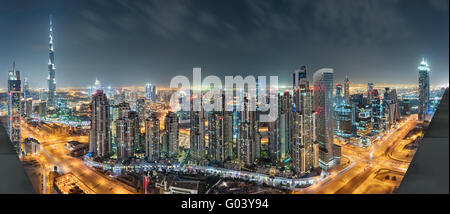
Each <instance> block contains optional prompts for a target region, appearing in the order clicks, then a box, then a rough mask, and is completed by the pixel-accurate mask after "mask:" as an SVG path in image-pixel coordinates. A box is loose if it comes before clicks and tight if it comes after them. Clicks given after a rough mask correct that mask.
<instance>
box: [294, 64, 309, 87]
mask: <svg viewBox="0 0 450 214" xmlns="http://www.w3.org/2000/svg"><path fill="white" fill-rule="evenodd" d="M304 78H306V66H304V65H303V66H301V67H300V68H298V69H296V70H295V71H294V74H293V79H292V80H293V82H292V88H293V89H294V88H297V87H299V86H300V82H301V80H302V79H304Z"/></svg>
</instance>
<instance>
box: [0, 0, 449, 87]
mask: <svg viewBox="0 0 450 214" xmlns="http://www.w3.org/2000/svg"><path fill="white" fill-rule="evenodd" d="M322 3H325V4H324V5H325V6H327V7H321V9H320V10H323V11H317V10H319V9H318V8H317V7H316V6H315V3H309V4H307V3H301V2H299V3H294V2H289V1H285V2H283V3H282V4H280V5H279V6H278V7H275V8H272V7H270V6H271V5H273V4H274V3H273V2H271V1H264V2H262V3H255V4H249V2H242V3H241V2H239V3H237V2H230V3H220V4H224V5H223V6H228V7H236V8H239V10H237V16H238V17H240V18H242V20H245V21H243V22H242V23H241V25H242V26H240V25H239V24H240V23H237V22H236V20H233V19H232V18H231V17H229V15H227V14H223V13H217V11H216V10H217V9H216V8H215V7H213V5H210V4H208V3H205V2H201V1H200V2H198V1H197V2H187V3H183V4H182V3H180V2H170V3H169V4H164V5H162V4H159V3H157V2H148V3H143V2H133V3H130V2H127V3H125V2H116V1H108V2H104V1H95V2H89V3H87V2H79V1H77V2H76V3H75V2H68V4H65V5H61V4H60V3H58V2H53V1H44V2H39V3H31V4H29V5H28V7H25V8H22V9H21V10H20V11H17V10H15V8H17V7H18V3H17V2H8V3H6V8H7V9H9V10H7V11H6V13H4V14H2V15H0V16H10V17H14V16H15V14H16V13H19V12H24V10H25V11H29V16H27V17H26V18H18V17H17V19H15V20H17V21H16V23H12V22H9V21H6V22H5V24H6V26H7V27H8V29H10V30H12V31H14V32H17V33H18V34H19V36H17V37H14V38H10V37H7V38H8V39H10V40H11V41H8V42H7V43H5V42H1V43H4V47H6V48H5V49H4V50H9V51H6V52H5V51H0V56H2V57H0V59H1V60H0V68H4V69H3V70H10V68H11V63H12V61H14V60H15V61H16V66H17V68H18V69H19V70H21V72H22V76H23V77H27V78H28V81H29V85H30V87H31V88H47V87H48V86H46V84H45V83H44V81H43V80H46V79H47V78H46V76H47V73H48V71H46V70H48V69H45V67H44V66H47V62H48V46H47V47H46V48H45V49H47V50H44V45H45V41H46V40H47V41H48V39H46V40H43V39H42V38H44V37H46V36H48V17H49V16H50V14H52V15H53V16H54V18H53V19H54V34H55V48H56V49H57V51H58V55H57V56H56V57H55V58H56V59H55V61H56V62H55V64H56V65H57V67H58V68H57V70H58V75H57V76H56V80H57V82H58V87H71V86H74V87H86V86H88V85H90V84H91V82H93V80H94V79H93V78H92V80H91V81H89V82H87V81H86V80H85V78H81V79H80V78H79V77H80V76H83V75H94V76H96V77H98V78H99V79H101V80H102V82H104V83H106V85H113V86H119V85H120V86H123V85H137V84H138V85H139V84H142V85H144V84H145V83H147V82H150V83H162V85H168V83H169V82H170V78H172V77H173V76H176V75H186V74H187V76H190V74H191V71H192V67H202V69H203V70H204V73H205V76H206V75H210V74H212V75H214V74H215V75H217V74H221V75H242V76H247V75H255V76H257V75H266V76H270V75H273V74H275V73H276V74H280V83H281V84H284V85H289V83H290V79H289V74H290V73H291V72H292V70H294V69H295V68H297V67H298V66H300V65H302V64H305V65H307V66H308V67H309V69H310V70H311V71H315V70H318V69H320V68H323V67H331V68H333V69H334V70H335V73H336V76H335V80H336V82H343V80H344V78H345V75H349V76H350V80H351V81H352V83H366V82H367V81H366V79H370V80H371V81H372V82H375V83H391V84H392V83H404V84H414V83H416V82H417V76H416V73H415V72H416V66H415V64H417V62H418V61H419V60H421V59H422V58H423V57H425V58H426V59H427V61H428V63H429V64H430V65H432V67H431V68H432V73H431V75H430V83H431V85H432V86H433V85H446V84H448V78H445V77H446V76H447V77H448V60H447V59H448V45H445V44H448V39H446V38H448V2H446V1H444V2H443V7H441V8H443V9H439V7H436V5H438V6H439V4H438V3H439V1H430V2H421V1H418V2H414V3H413V4H410V5H409V7H407V8H406V9H404V10H401V11H400V10H399V9H398V7H400V6H402V4H404V2H402V1H399V2H397V3H392V2H389V3H386V5H383V8H380V5H379V4H380V3H378V2H363V3H358V4H356V5H357V8H354V9H361V10H362V9H370V11H372V12H374V13H375V12H377V11H378V12H379V10H381V9H383V10H384V11H385V12H384V13H387V15H391V16H395V17H397V18H398V22H402V23H400V24H399V23H397V25H398V26H395V23H396V22H394V24H393V23H389V24H383V22H381V20H378V19H377V18H368V20H365V19H364V21H366V22H367V24H368V26H367V29H366V28H364V29H359V30H358V26H359V25H358V24H356V25H352V22H354V21H355V20H356V19H358V18H361V17H364V16H362V15H361V14H359V12H356V13H355V14H354V16H355V17H347V18H348V20H347V19H344V18H339V19H338V20H336V22H337V24H339V25H337V26H338V27H339V26H340V27H342V28H343V29H345V28H348V29H347V30H341V29H339V28H337V29H333V31H332V32H328V33H326V31H330V29H328V30H326V29H327V28H326V26H329V24H330V22H331V20H329V19H330V18H331V17H332V16H333V14H328V13H327V12H330V11H327V9H326V8H328V7H331V6H336V10H337V11H336V13H338V12H345V11H346V10H348V9H353V8H351V7H356V6H348V5H347V6H345V3H342V4H337V5H333V3H331V2H326V1H325V2H322ZM445 4H447V5H445ZM138 5H141V6H143V8H147V9H148V11H147V13H146V12H145V11H139V8H137V6H138ZM168 5H171V6H174V7H169V6H168ZM31 6H35V8H34V9H33V10H31ZM288 6H292V8H291V9H293V10H294V9H298V10H306V11H309V12H310V13H314V12H316V13H319V12H321V13H319V14H322V15H323V17H321V16H320V17H321V18H322V19H320V18H318V17H317V16H311V17H310V18H308V17H297V16H295V15H294V14H296V13H294V12H292V11H290V10H287V8H288ZM441 6H442V5H441ZM445 6H446V7H445ZM228 7H226V8H228ZM96 8H97V9H100V8H109V9H113V10H116V11H117V14H120V16H119V17H114V16H113V14H111V13H110V12H105V11H108V10H101V11H102V12H98V13H95V12H93V11H94V9H96ZM152 8H158V9H161V11H164V10H166V9H167V10H168V9H170V8H176V9H178V10H180V11H184V12H183V13H181V14H184V13H186V14H187V15H186V17H185V19H186V20H181V19H180V17H178V16H180V15H178V14H177V15H176V16H175V17H174V20H172V22H171V21H170V20H169V21H167V22H157V21H158V20H154V18H155V17H152V16H151V13H149V12H150V11H151V9H152ZM419 9H420V10H421V13H425V14H428V15H429V16H428V17H429V18H428V19H426V20H419V21H417V20H415V19H417V18H414V16H413V14H414V12H417V11H418V10H419ZM68 10H70V11H71V12H70V13H63V12H64V11H66V12H67V11H68ZM174 10H175V9H174ZM193 11H199V14H198V16H197V14H196V13H194V14H193ZM133 12H136V13H138V12H139V14H141V15H142V16H138V15H137V14H135V13H133ZM262 14H266V15H268V17H271V18H264V17H265V16H263V15H262ZM336 15H337V14H336ZM147 16H148V17H147ZM359 16H361V17H359ZM109 18H111V21H108V19H109ZM114 18H117V19H114ZM120 18H123V19H120ZM197 18H198V19H199V20H197ZM305 18H306V19H305ZM378 18H380V19H382V18H381V17H378ZM391 18H392V17H391ZM31 19H33V20H31ZM143 19H144V20H143ZM145 19H148V20H147V21H148V22H149V23H147V24H149V25H143V24H145V23H143V22H144V21H145ZM194 19H195V20H194ZM341 19H342V20H341ZM5 20H12V19H5ZM118 20H121V21H118ZM252 20H253V21H252ZM299 20H303V21H299ZM405 20H408V22H405ZM202 21H203V22H202ZM321 21H324V22H325V23H322V24H323V25H325V26H322V25H320V24H321ZM344 21H348V22H344ZM151 22H155V25H150V24H151ZM173 22H174V23H173ZM184 22H186V23H184ZM197 22H198V23H199V26H200V27H199V28H192V29H191V30H190V29H188V28H189V27H191V26H192V23H197ZM304 22H307V23H309V22H311V23H310V24H305V23H304ZM339 22H342V23H339ZM31 23H34V24H33V27H31V28H27V26H28V25H30V24H31ZM175 23H177V24H178V25H177V26H176V28H171V24H175ZM344 23H345V24H344ZM407 23H413V24H407ZM44 24H46V25H47V26H46V27H44V26H43V25H44ZM180 24H183V26H179V25H180ZM184 24H185V25H184ZM208 24H210V25H212V26H211V28H218V29H223V30H224V31H225V32H226V33H225V34H224V35H223V36H218V35H215V34H211V35H208V33H212V32H211V31H212V29H210V28H208ZM312 24H319V25H317V27H313V29H312V30H311V29H309V30H305V32H303V31H302V29H303V28H302V27H305V29H307V28H311V26H310V25H312ZM416 24H417V25H416ZM443 24H446V25H445V26H441V25H443ZM141 25H142V26H141ZM411 25H412V26H411ZM89 26H90V27H89ZM143 26H147V27H145V28H144V27H143ZM289 26H291V27H292V26H293V27H295V28H294V30H292V32H291V31H289V30H288V31H287V30H286V29H287V28H288V27H289ZM399 26H401V27H402V28H401V29H394V28H395V27H399ZM0 27H3V26H2V24H1V23H0ZM28 27H29V26H28ZM37 27H39V29H38V28H37ZM41 27H42V29H41ZM121 27H122V28H121ZM226 27H229V28H231V29H234V30H235V31H231V30H230V29H228V30H225V29H227V28H226ZM233 27H234V28H233ZM25 28H27V29H29V32H28V31H27V33H26V35H27V37H26V38H24V37H23V34H24V33H25V32H24V30H25ZM266 28H267V29H266ZM372 28H373V29H372ZM378 28H379V29H378ZM45 29H47V30H46V32H44V30H45ZM127 29H128V31H126V30H127ZM158 29H160V30H162V31H161V32H160V31H158ZM246 29H247V30H246ZM374 29H375V30H374ZM405 29H407V30H405ZM442 29H445V32H444V33H443V34H442V33H439V32H440V31H441V30H442ZM303 30H304V29H303ZM384 30H391V31H392V32H391V34H395V32H400V31H401V30H405V32H408V34H409V35H408V36H405V35H404V37H403V36H399V35H396V36H393V35H385V34H384V33H383V32H384ZM73 31H76V32H73ZM229 31H230V32H234V34H233V33H230V32H229ZM438 31H439V32H438ZM135 32H136V33H135ZM164 32H165V33H167V35H166V34H164ZM189 32H190V33H189ZM258 32H266V34H267V38H264V37H254V38H252V36H254V35H256V33H258ZM299 32H301V33H302V34H301V35H302V37H299V36H296V35H297V34H296V33H299ZM350 32H353V33H354V34H350ZM161 33H162V34H161ZM178 33H182V34H183V33H186V34H185V35H186V37H183V38H178V37H177V36H174V35H176V34H178ZM283 33H285V35H282V34H283ZM197 34H198V35H197ZM292 34H293V35H292ZM30 35H31V36H30ZM99 35H104V37H102V38H103V39H100V40H99V39H98V38H92V37H95V36H97V37H98V36H99ZM164 35H166V36H164ZM345 35H347V37H348V38H353V40H350V39H342V38H341V37H342V36H345ZM349 35H351V36H350V37H349ZM4 36H5V35H3V37H4ZM327 36H329V37H327ZM364 36H369V37H370V38H372V37H373V38H372V39H371V40H370V42H367V41H362V40H361V39H362V37H364ZM74 37H76V38H78V40H76V38H74ZM311 37H314V38H316V40H315V39H314V38H311ZM347 37H345V38H347ZM0 38H1V37H0ZM199 38H204V39H203V40H202V39H199ZM232 38H239V39H236V40H233V39H232ZM325 38H326V39H325ZM41 40H42V41H41ZM281 40H283V41H285V42H284V43H290V44H294V45H292V47H286V44H283V42H281ZM0 41H4V39H3V38H1V39H0ZM138 43H140V44H138ZM305 43H308V44H307V45H305ZM321 43H323V44H321ZM437 43H439V45H438V44H437ZM112 44H113V45H112ZM180 44H181V45H180ZM320 44H321V45H320ZM310 46H314V47H310ZM375 46H376V47H377V48H375ZM405 47H408V48H405ZM280 48H282V49H280ZM329 48H332V49H331V51H329V50H328V49H329ZM25 49H27V50H28V51H27V52H25V51H24V50H25ZM277 50H278V51H277ZM280 50H282V51H281V52H280ZM325 50H326V51H325ZM362 50H364V51H363V52H361V51H362ZM399 50H401V51H399ZM86 51H87V52H88V54H86ZM400 52H402V53H400ZM21 53H24V54H21ZM211 53H212V54H211ZM278 53H279V54H278ZM342 53H345V54H342ZM393 53H395V56H396V57H395V60H391V59H394V57H393V56H390V54H393ZM380 55H383V56H380ZM3 56H5V57H3ZM44 57H45V58H47V59H45V60H44V59H43V58H44ZM266 58H270V59H271V60H265V59H266ZM263 59H264V61H263ZM172 61H177V63H172ZM116 62H117V63H120V65H117V64H115V63H116ZM353 62H357V63H353ZM380 64H381V65H380ZM41 67H42V69H41ZM92 70H93V71H92ZM130 70H131V71H130ZM397 71H398V72H397ZM125 73H126V74H127V75H123V74H125ZM80 74H81V75H80ZM88 80H89V79H88ZM309 80H310V81H311V80H312V79H309ZM445 81H447V82H445ZM141 82H142V83H141ZM5 87H6V85H5V83H4V82H1V83H0V88H5Z"/></svg>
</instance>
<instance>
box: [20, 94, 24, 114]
mask: <svg viewBox="0 0 450 214" xmlns="http://www.w3.org/2000/svg"><path fill="white" fill-rule="evenodd" d="M21 96H22V95H21ZM19 109H20V117H21V118H24V117H25V99H23V98H21V99H20V105H19Z"/></svg>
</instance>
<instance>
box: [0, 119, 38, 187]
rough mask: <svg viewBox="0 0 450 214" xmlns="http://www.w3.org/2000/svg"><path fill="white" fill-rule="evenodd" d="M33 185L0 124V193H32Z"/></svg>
mask: <svg viewBox="0 0 450 214" xmlns="http://www.w3.org/2000/svg"><path fill="white" fill-rule="evenodd" d="M32 193H35V192H34V190H33V186H32V185H31V182H30V180H29V178H28V176H27V174H26V173H25V170H24V168H23V166H22V164H21V163H20V160H19V157H18V156H17V153H16V152H15V151H14V147H13V146H12V144H11V142H10V141H9V138H8V134H7V133H6V130H5V129H4V127H3V125H2V124H0V194H32Z"/></svg>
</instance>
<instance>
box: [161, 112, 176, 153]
mask: <svg viewBox="0 0 450 214" xmlns="http://www.w3.org/2000/svg"><path fill="white" fill-rule="evenodd" d="M164 127H165V131H166V134H167V155H168V156H169V157H173V158H176V157H177V156H178V146H179V139H178V137H179V133H178V117H177V114H175V113H174V112H172V111H169V112H168V113H167V115H166V117H165V118H164Z"/></svg>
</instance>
